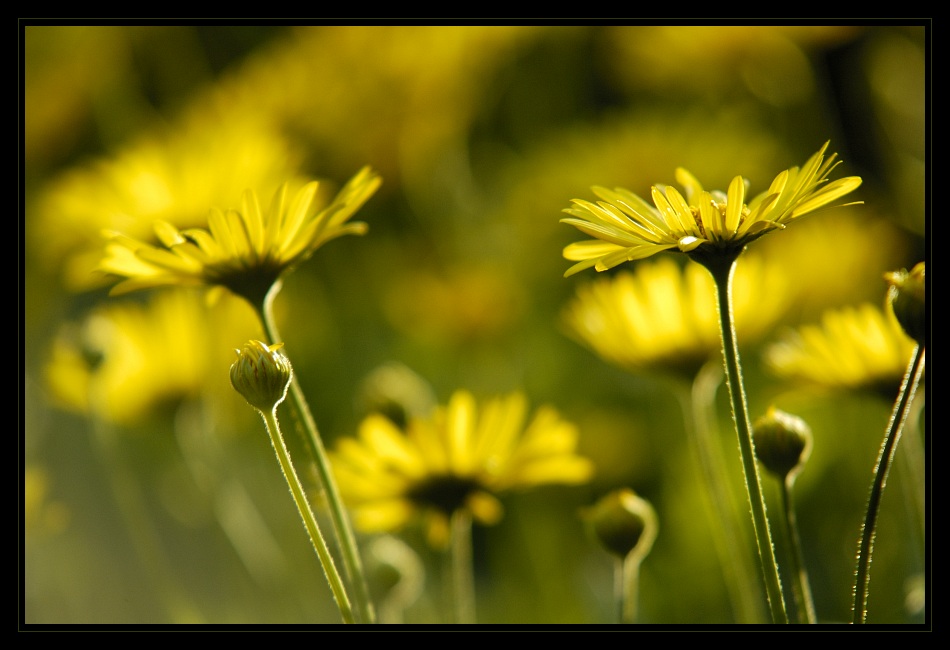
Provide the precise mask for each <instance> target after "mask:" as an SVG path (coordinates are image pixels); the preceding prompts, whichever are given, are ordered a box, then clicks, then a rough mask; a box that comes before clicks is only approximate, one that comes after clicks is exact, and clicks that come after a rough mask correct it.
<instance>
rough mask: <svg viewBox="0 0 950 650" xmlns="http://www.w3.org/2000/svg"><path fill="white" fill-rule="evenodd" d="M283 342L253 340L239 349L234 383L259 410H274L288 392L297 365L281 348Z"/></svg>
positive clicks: (237, 389)
mask: <svg viewBox="0 0 950 650" xmlns="http://www.w3.org/2000/svg"><path fill="white" fill-rule="evenodd" d="M283 345H284V344H283V343H276V344H274V345H267V344H266V343H264V342H263V341H254V340H251V341H248V342H247V343H245V344H244V349H243V350H235V352H236V353H237V355H238V358H237V360H236V361H235V362H234V363H233V364H231V385H232V386H234V390H236V391H237V392H239V393H240V394H241V395H242V396H243V397H244V399H246V400H247V403H248V404H250V405H251V406H253V407H254V408H256V409H257V410H258V411H262V412H270V411H272V410H274V409H275V408H277V405H278V404H280V403H281V402H283V401H284V397H286V396H287V388H288V387H289V386H290V380H291V377H293V369H292V368H291V366H290V360H289V359H288V358H287V357H286V356H284V354H283V353H282V352H280V348H282V347H283Z"/></svg>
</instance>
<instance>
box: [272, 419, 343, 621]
mask: <svg viewBox="0 0 950 650" xmlns="http://www.w3.org/2000/svg"><path fill="white" fill-rule="evenodd" d="M260 414H261V415H262V416H263V418H264V425H265V426H266V427H267V433H268V434H270V441H271V444H272V445H273V447H274V452H275V453H276V454H277V460H278V461H279V462H280V469H281V470H282V471H283V473H284V478H286V479H287V485H288V486H289V487H290V493H291V494H292V495H293V497H294V503H296V504H297V510H298V511H299V512H300V517H301V519H303V523H304V526H306V527H307V532H308V533H310V541H311V543H312V544H313V548H314V550H316V552H317V556H318V557H319V558H320V564H322V565H323V572H324V574H326V577H327V581H328V582H329V583H330V589H331V590H332V591H333V597H334V598H335V599H336V604H337V607H339V608H340V615H341V616H342V617H343V622H344V623H355V622H356V621H355V620H354V618H353V610H352V609H351V607H350V599H349V597H347V595H346V588H345V587H344V586H343V581H342V580H341V579H340V574H339V572H338V571H337V570H336V565H335V564H334V563H333V556H332V555H331V554H330V549H328V548H327V543H326V541H325V540H324V539H323V534H322V533H321V532H320V526H319V525H318V524H317V520H316V518H315V517H314V516H313V510H311V509H310V502H309V501H307V495H306V494H305V493H304V490H303V486H302V485H301V484H300V479H299V478H298V477H297V472H296V470H294V464H293V463H292V462H291V460H290V454H289V453H288V452H287V445H286V444H284V437H283V436H282V435H281V433H280V425H279V424H278V422H277V406H276V405H275V406H274V408H273V409H272V410H271V411H270V413H266V412H264V411H260Z"/></svg>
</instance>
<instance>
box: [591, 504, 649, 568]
mask: <svg viewBox="0 0 950 650" xmlns="http://www.w3.org/2000/svg"><path fill="white" fill-rule="evenodd" d="M584 519H585V521H586V522H587V525H588V526H589V528H590V531H591V534H593V536H594V538H595V539H596V540H597V541H598V542H599V543H600V544H601V545H602V546H603V547H604V548H605V549H606V550H607V552H608V553H611V554H612V555H615V556H617V557H619V558H620V559H624V558H626V557H627V556H628V555H630V554H631V553H633V552H636V553H637V554H639V555H640V556H641V557H643V556H646V555H647V553H649V552H650V549H651V548H652V547H653V542H654V540H655V539H656V535H657V532H658V531H659V522H658V518H657V516H656V510H654V509H653V506H652V505H650V502H649V501H647V500H646V499H644V498H643V497H641V496H639V495H637V494H636V493H635V492H634V491H633V490H631V489H629V488H622V489H620V490H614V491H613V492H611V493H609V494H605V495H604V496H603V497H601V498H600V500H599V501H597V503H595V504H594V505H593V506H592V507H591V508H590V509H588V510H587V511H585V512H584Z"/></svg>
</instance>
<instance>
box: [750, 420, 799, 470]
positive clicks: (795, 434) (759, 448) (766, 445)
mask: <svg viewBox="0 0 950 650" xmlns="http://www.w3.org/2000/svg"><path fill="white" fill-rule="evenodd" d="M752 440H753V442H754V443H755V455H756V457H757V458H758V459H759V462H761V463H762V465H763V466H765V469H767V470H769V471H770V472H771V473H773V474H775V475H776V476H778V477H779V478H781V479H782V480H785V478H786V477H787V476H789V475H790V474H793V473H797V472H798V471H799V470H800V469H801V467H802V466H803V465H804V464H805V461H806V460H808V456H809V454H810V453H811V429H810V428H809V427H808V424H806V423H805V421H804V420H803V419H801V418H800V417H797V416H794V415H791V414H789V413H785V412H784V411H780V410H778V409H777V408H775V407H774V406H770V407H769V409H768V411H766V413H765V415H764V416H762V417H761V418H759V419H758V420H756V422H755V424H754V425H753V427H752Z"/></svg>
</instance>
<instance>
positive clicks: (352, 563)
mask: <svg viewBox="0 0 950 650" xmlns="http://www.w3.org/2000/svg"><path fill="white" fill-rule="evenodd" d="M280 287H281V283H280V281H277V282H275V283H274V285H273V286H272V288H271V290H270V291H269V292H268V293H267V295H266V296H265V297H264V299H263V301H262V302H261V304H260V305H259V306H258V307H257V309H258V311H259V315H260V318H261V322H262V323H263V325H264V331H265V332H266V335H267V337H268V338H269V339H270V343H271V344H275V343H278V342H283V339H282V338H281V336H280V332H279V331H278V330H277V324H276V321H275V319H274V310H273V303H274V298H275V297H276V296H277V294H278V292H279V291H280ZM290 397H291V403H292V404H293V406H294V408H295V409H296V411H297V415H298V416H299V418H298V419H299V421H300V422H301V423H303V425H304V429H305V430H306V434H307V435H306V441H307V442H308V444H309V447H310V453H311V456H313V460H314V464H315V465H316V468H317V474H318V476H319V479H320V483H321V485H322V487H323V490H324V492H325V493H326V497H327V506H328V508H329V511H330V521H331V522H332V524H333V532H334V534H335V536H336V539H337V542H338V544H339V546H340V551H341V553H342V556H343V568H344V570H345V571H346V575H347V577H348V578H349V581H350V585H351V586H352V587H353V591H354V595H355V600H356V606H357V609H358V611H359V614H360V619H361V622H364V623H375V622H376V613H375V612H374V610H373V605H372V602H371V600H370V597H369V586H368V584H367V582H366V574H365V571H364V570H363V562H362V560H361V559H360V553H359V549H358V548H357V545H356V536H355V535H354V534H353V527H352V525H351V524H350V520H349V517H348V515H347V511H346V509H345V508H344V506H343V499H342V498H341V497H340V490H339V488H338V487H337V485H336V480H335V479H334V477H333V472H332V471H331V469H330V460H329V457H328V456H327V452H326V449H325V448H324V446H323V440H322V438H321V437H320V433H319V431H318V430H317V424H316V422H315V421H314V419H313V415H312V414H311V413H310V406H309V405H308V404H307V399H306V397H304V394H303V389H301V387H300V382H299V381H298V380H297V374H296V373H293V376H292V377H291V380H290Z"/></svg>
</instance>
